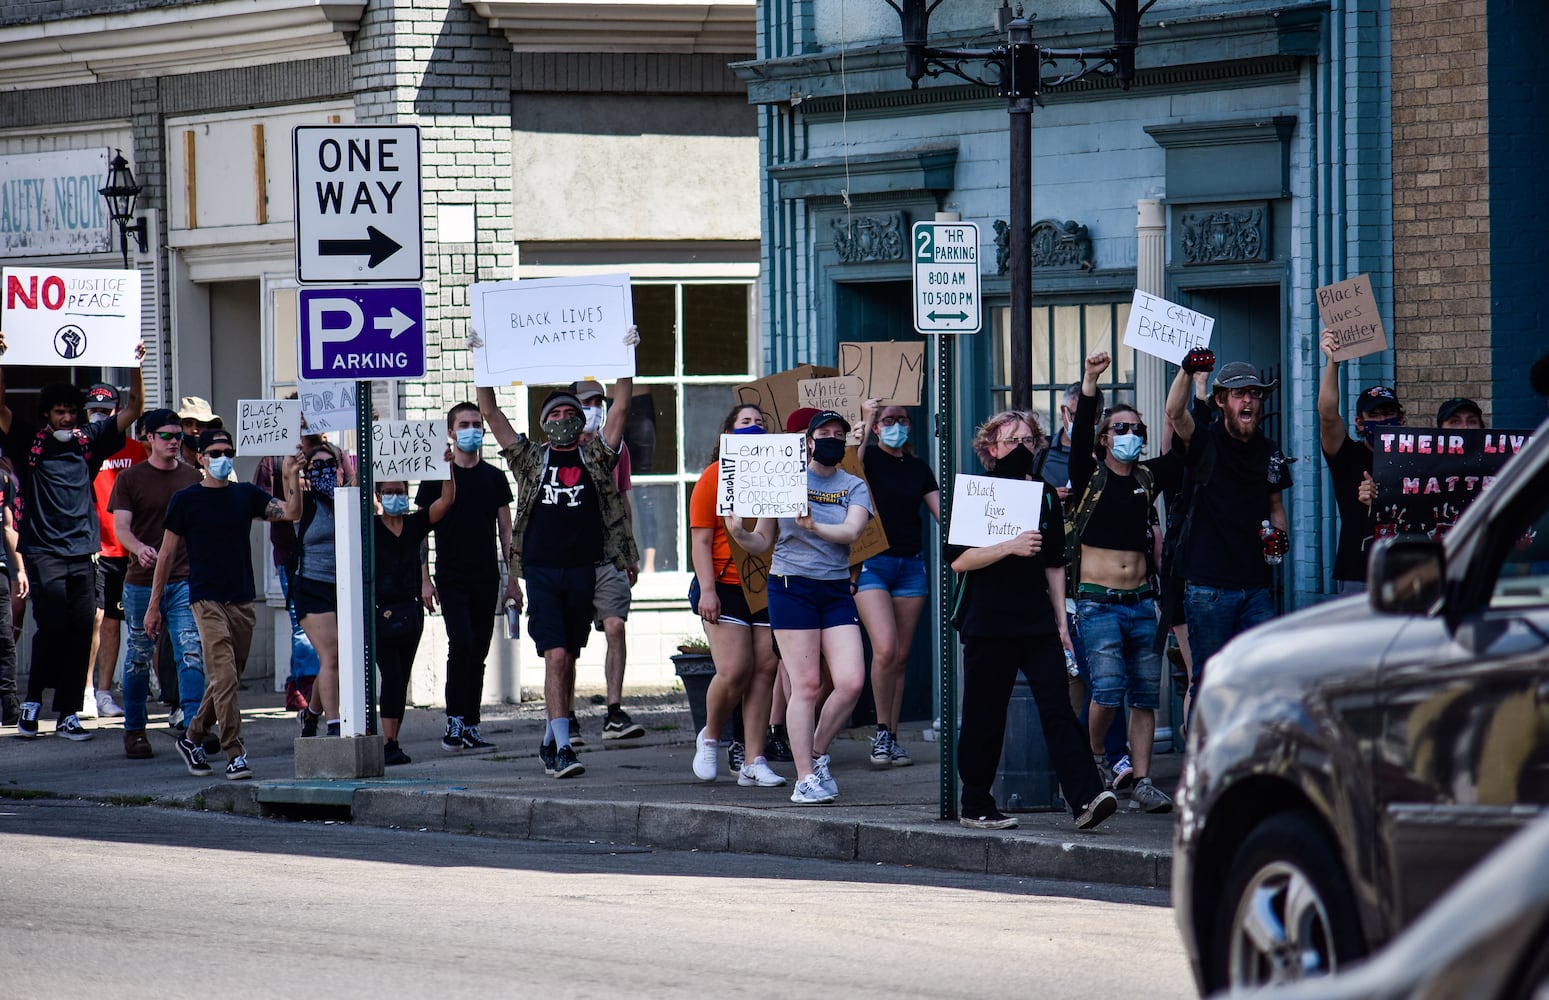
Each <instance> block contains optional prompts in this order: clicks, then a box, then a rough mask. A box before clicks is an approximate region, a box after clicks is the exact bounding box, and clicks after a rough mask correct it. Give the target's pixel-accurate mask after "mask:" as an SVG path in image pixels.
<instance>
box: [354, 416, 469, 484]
mask: <svg viewBox="0 0 1549 1000" xmlns="http://www.w3.org/2000/svg"><path fill="white" fill-rule="evenodd" d="M371 478H372V479H373V480H374V481H376V482H378V483H386V482H392V481H393V480H398V479H402V480H405V481H410V480H415V479H451V478H452V466H451V464H450V463H449V462H447V460H446V424H444V423H442V422H441V421H440V420H378V421H376V422H375V423H373V424H372V425H371Z"/></svg>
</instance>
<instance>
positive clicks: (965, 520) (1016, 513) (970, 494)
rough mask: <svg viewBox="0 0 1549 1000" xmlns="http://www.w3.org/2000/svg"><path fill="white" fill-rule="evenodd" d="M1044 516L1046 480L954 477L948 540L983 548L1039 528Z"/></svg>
mask: <svg viewBox="0 0 1549 1000" xmlns="http://www.w3.org/2000/svg"><path fill="white" fill-rule="evenodd" d="M1042 516H1043V483H1041V482H1028V481H1027V480H1022V479H996V478H993V477H991V476H956V477H954V478H953V480H952V524H951V527H950V529H949V530H948V532H947V541H948V542H949V543H950V544H952V545H967V546H970V547H975V548H977V547H980V546H984V545H995V544H998V543H1000V542H1004V541H1006V540H1008V539H1011V538H1015V537H1016V536H1018V535H1020V534H1021V533H1022V532H1024V531H1037V530H1038V524H1039V521H1040V520H1041V519H1042Z"/></svg>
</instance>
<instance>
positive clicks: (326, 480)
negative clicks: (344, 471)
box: [307, 465, 339, 500]
mask: <svg viewBox="0 0 1549 1000" xmlns="http://www.w3.org/2000/svg"><path fill="white" fill-rule="evenodd" d="M307 485H308V486H310V487H312V492H313V493H319V494H321V495H323V496H325V497H327V498H328V499H330V500H332V499H333V491H334V488H335V487H337V486H338V485H339V467H338V466H337V465H324V466H320V467H319V466H311V465H309V466H307Z"/></svg>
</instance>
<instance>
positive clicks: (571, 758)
mask: <svg viewBox="0 0 1549 1000" xmlns="http://www.w3.org/2000/svg"><path fill="white" fill-rule="evenodd" d="M585 773H586V765H584V764H582V763H581V761H580V760H579V759H578V758H577V757H576V755H575V750H573V749H572V748H571V747H570V746H568V745H566V746H562V747H560V748H559V750H558V751H556V752H555V754H554V777H556V778H574V777H576V776H578V775H582V774H585Z"/></svg>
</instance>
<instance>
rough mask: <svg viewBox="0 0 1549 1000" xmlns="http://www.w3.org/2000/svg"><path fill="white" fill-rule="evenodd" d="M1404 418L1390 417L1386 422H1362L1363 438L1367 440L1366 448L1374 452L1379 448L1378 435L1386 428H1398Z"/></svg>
mask: <svg viewBox="0 0 1549 1000" xmlns="http://www.w3.org/2000/svg"><path fill="white" fill-rule="evenodd" d="M1402 419H1403V418H1401V417H1388V418H1387V419H1386V420H1363V421H1361V437H1363V438H1365V439H1366V446H1367V447H1368V448H1371V449H1373V450H1375V449H1376V447H1377V433H1378V432H1379V431H1381V430H1382V429H1383V428H1384V427H1397V426H1399V423H1400V422H1401V420H1402Z"/></svg>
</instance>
